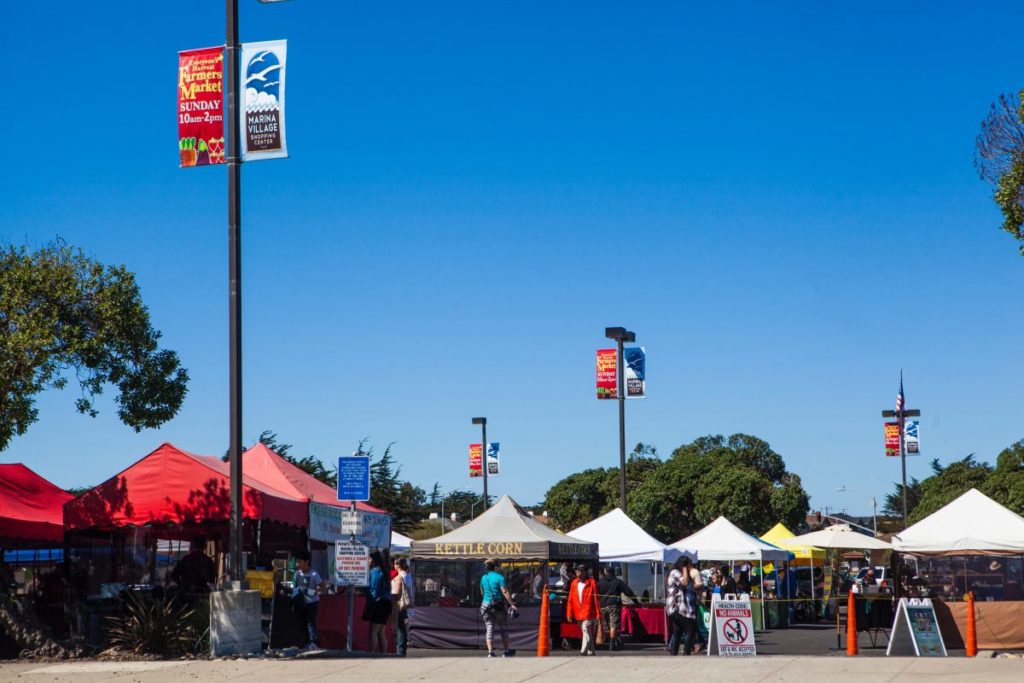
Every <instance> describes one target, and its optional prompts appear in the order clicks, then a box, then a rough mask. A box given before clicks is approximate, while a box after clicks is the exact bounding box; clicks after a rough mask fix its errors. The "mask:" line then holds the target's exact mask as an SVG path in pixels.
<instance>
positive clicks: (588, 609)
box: [565, 564, 601, 656]
mask: <svg viewBox="0 0 1024 683" xmlns="http://www.w3.org/2000/svg"><path fill="white" fill-rule="evenodd" d="M600 617H601V610H600V607H599V606H598V604H597V582H596V581H594V580H593V579H592V578H590V577H588V576H587V567H586V565H582V564H578V565H576V578H575V579H573V580H572V583H571V584H569V594H568V595H567V596H566V599H565V618H566V621H568V622H569V623H570V624H571V623H573V622H574V621H578V622H580V631H582V633H583V643H582V644H581V646H580V655H582V656H588V655H589V656H593V655H595V654H597V653H596V652H595V651H594V635H595V633H594V631H595V629H596V628H597V620H598V619H600Z"/></svg>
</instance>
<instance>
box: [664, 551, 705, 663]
mask: <svg viewBox="0 0 1024 683" xmlns="http://www.w3.org/2000/svg"><path fill="white" fill-rule="evenodd" d="M703 585H704V584H703V582H702V581H701V578H700V572H699V571H697V569H696V568H694V567H693V566H692V564H691V563H690V558H689V557H686V556H685V555H683V556H682V557H680V558H679V559H678V560H676V562H675V564H674V565H672V572H671V573H670V574H669V575H668V591H667V595H666V598H665V611H666V612H667V613H668V620H669V624H671V626H672V636H671V637H670V638H669V641H668V651H669V654H671V655H673V656H674V655H678V654H679V645H680V640H682V645H683V654H684V655H686V656H689V655H690V654H691V653H692V652H693V641H694V634H695V633H696V631H697V600H698V599H699V598H698V590H699V589H701V588H703Z"/></svg>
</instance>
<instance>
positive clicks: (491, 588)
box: [480, 560, 516, 657]
mask: <svg viewBox="0 0 1024 683" xmlns="http://www.w3.org/2000/svg"><path fill="white" fill-rule="evenodd" d="M497 566H498V563H497V562H496V561H495V560H487V561H486V562H485V563H484V568H485V569H486V570H487V573H486V574H484V575H483V576H482V577H480V592H481V593H482V594H483V600H482V601H481V603H480V614H481V615H482V616H483V619H484V626H485V627H486V634H485V640H486V641H487V656H488V657H495V656H496V655H495V654H494V627H495V626H497V627H498V629H499V630H500V631H501V645H502V648H503V649H504V653H503V655H502V656H503V657H511V656H512V655H514V654H515V650H512V649H510V648H509V646H508V608H510V607H512V608H514V607H515V606H516V605H515V603H514V602H512V596H511V595H510V594H509V592H508V587H507V586H506V585H505V577H504V576H502V575H501V572H499V571H497Z"/></svg>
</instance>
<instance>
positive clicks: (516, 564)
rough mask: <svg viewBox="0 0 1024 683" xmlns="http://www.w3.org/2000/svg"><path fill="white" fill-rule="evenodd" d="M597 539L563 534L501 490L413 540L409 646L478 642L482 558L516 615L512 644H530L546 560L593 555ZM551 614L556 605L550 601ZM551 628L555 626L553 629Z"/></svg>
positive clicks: (557, 611) (557, 613)
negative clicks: (498, 574)
mask: <svg viewBox="0 0 1024 683" xmlns="http://www.w3.org/2000/svg"><path fill="white" fill-rule="evenodd" d="M597 550H598V549H597V544H596V543H588V542H586V541H583V540H580V539H577V538H573V537H572V536H567V535H565V534H562V533H559V532H557V531H555V530H554V529H552V528H550V527H548V526H546V525H544V524H542V523H540V522H538V521H537V520H535V519H533V517H531V516H530V515H529V513H527V512H526V511H525V510H523V509H522V508H521V507H519V505H518V504H517V503H516V502H515V501H514V500H512V499H511V498H509V497H508V496H503V497H502V498H501V499H500V500H499V501H498V502H497V503H495V504H494V505H493V506H492V507H491V508H490V509H489V510H487V511H486V512H484V513H483V514H481V515H480V516H479V517H477V518H476V519H475V520H473V521H472V522H469V523H468V524H466V525H465V526H462V527H460V528H458V529H455V530H454V531H451V532H449V533H447V534H444V535H443V536H438V537H437V538H432V539H430V540H427V541H416V540H414V541H413V542H412V548H411V551H410V555H411V557H412V560H413V562H414V570H413V574H414V577H415V586H416V588H415V591H414V603H415V610H414V612H413V615H412V618H411V624H410V644H411V645H412V647H469V648H482V647H484V624H483V621H482V620H481V618H480V609H479V606H480V600H481V595H480V577H481V576H482V575H483V573H484V567H483V562H484V561H485V560H488V559H494V560H498V561H499V562H501V564H502V566H501V571H502V573H504V574H505V578H506V581H507V583H508V588H509V592H510V593H511V594H512V599H513V600H514V601H515V603H516V605H517V606H518V607H519V608H520V609H519V613H520V618H519V619H513V620H510V622H509V636H510V638H511V646H512V647H513V648H519V649H526V648H533V647H536V645H537V623H538V620H539V618H540V599H541V596H542V594H543V590H544V588H545V587H546V586H547V584H548V567H549V563H551V562H561V561H568V562H574V563H575V562H589V563H592V564H593V563H596V562H597V559H598V551H597ZM551 616H552V620H553V621H554V622H556V623H558V622H560V621H561V608H560V607H559V606H557V605H552V608H551ZM552 632H553V633H558V630H557V628H554V629H552Z"/></svg>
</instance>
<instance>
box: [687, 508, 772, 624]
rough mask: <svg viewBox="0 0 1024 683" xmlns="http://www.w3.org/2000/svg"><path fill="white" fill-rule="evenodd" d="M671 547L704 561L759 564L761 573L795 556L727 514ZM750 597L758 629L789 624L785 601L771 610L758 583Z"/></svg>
mask: <svg viewBox="0 0 1024 683" xmlns="http://www.w3.org/2000/svg"><path fill="white" fill-rule="evenodd" d="M669 547H670V548H676V549H679V550H692V551H693V552H695V553H697V556H698V557H699V558H700V560H701V561H702V562H746V563H750V564H754V563H756V564H757V567H758V570H759V573H760V574H762V575H763V574H764V566H765V564H767V563H772V564H774V563H780V564H781V563H783V562H786V561H787V560H789V559H790V558H791V557H792V553H790V552H789V551H788V550H784V549H782V548H779V547H777V546H774V545H772V544H771V543H766V542H764V541H762V540H760V539H758V538H755V537H754V536H751V535H750V534H748V533H747V532H745V531H743V530H742V529H740V528H739V527H738V526H736V525H735V524H733V523H732V522H730V521H729V520H728V519H726V518H725V517H719V518H718V519H716V520H715V521H713V522H711V523H710V524H708V525H707V526H706V527H704V528H703V529H701V530H700V531H698V532H696V533H694V534H691V535H690V536H687V537H686V538H683V539H681V540H678V541H676V542H675V543H673V544H672V545H671V546H669ZM751 583H752V584H753V582H751ZM750 597H751V604H752V606H753V608H754V612H755V618H754V627H755V628H772V627H774V626H779V625H785V624H787V623H788V621H787V619H786V613H785V609H784V604H783V603H781V602H779V601H776V600H771V601H770V602H771V605H770V607H771V609H770V610H769V609H766V606H765V595H764V593H763V591H760V590H759V589H758V588H757V587H756V586H752V591H751V596H750ZM758 604H760V608H758ZM758 616H760V619H758V618H757V617H758ZM759 622H760V623H759Z"/></svg>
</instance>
